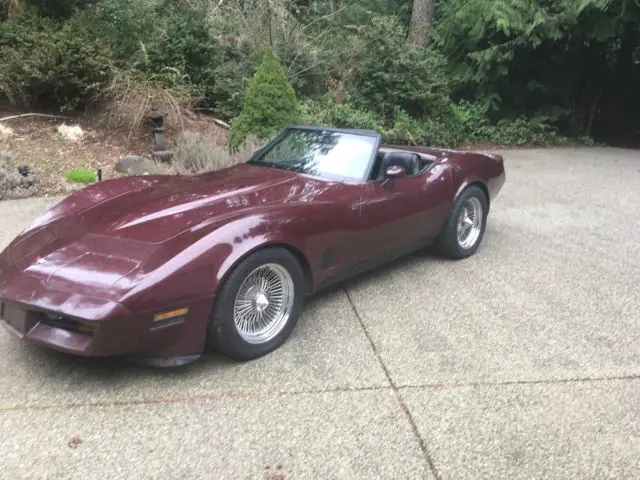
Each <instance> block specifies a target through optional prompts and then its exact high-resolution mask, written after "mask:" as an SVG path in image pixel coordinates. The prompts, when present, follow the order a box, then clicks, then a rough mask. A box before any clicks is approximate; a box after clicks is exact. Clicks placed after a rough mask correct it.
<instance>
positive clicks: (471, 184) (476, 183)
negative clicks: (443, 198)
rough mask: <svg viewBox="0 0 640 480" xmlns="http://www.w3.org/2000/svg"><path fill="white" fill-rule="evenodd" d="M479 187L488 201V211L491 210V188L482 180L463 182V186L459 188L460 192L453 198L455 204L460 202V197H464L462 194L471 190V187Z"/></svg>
mask: <svg viewBox="0 0 640 480" xmlns="http://www.w3.org/2000/svg"><path fill="white" fill-rule="evenodd" d="M474 186H475V187H479V188H480V189H481V190H482V192H483V193H484V196H485V198H486V200H487V210H488V209H489V208H491V195H490V193H489V187H488V185H487V184H486V183H485V182H484V181H482V180H480V179H472V180H465V181H464V182H462V184H461V185H460V187H459V188H458V191H457V192H456V194H455V196H454V198H453V202H454V203H455V201H456V200H458V198H459V197H460V195H462V193H463V192H464V191H465V190H467V189H469V188H471V187H474Z"/></svg>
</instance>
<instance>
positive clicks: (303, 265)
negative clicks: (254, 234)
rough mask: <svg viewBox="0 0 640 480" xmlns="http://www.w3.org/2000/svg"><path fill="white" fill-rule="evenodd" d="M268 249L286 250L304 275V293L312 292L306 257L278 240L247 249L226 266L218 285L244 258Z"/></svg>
mask: <svg viewBox="0 0 640 480" xmlns="http://www.w3.org/2000/svg"><path fill="white" fill-rule="evenodd" d="M269 248H282V249H284V250H287V251H288V252H289V253H291V255H293V256H294V257H295V259H296V260H297V261H298V263H299V264H300V267H301V268H302V272H303V274H304V280H305V290H306V293H311V292H312V291H313V285H314V279H313V271H312V270H311V264H310V263H309V260H308V259H307V257H306V255H305V254H304V253H303V252H302V250H301V249H300V248H298V247H297V246H295V245H293V244H291V243H289V242H284V241H280V240H272V241H267V242H264V243H260V244H258V245H255V246H253V247H252V248H250V249H248V250H247V251H246V252H244V253H243V254H242V255H240V256H238V257H237V258H236V259H235V260H234V261H233V263H231V264H230V265H229V266H228V268H226V269H225V270H224V272H223V273H222V275H221V276H219V278H218V285H222V284H223V283H224V281H225V280H226V279H227V278H228V277H229V275H230V274H231V272H232V271H233V270H234V269H235V268H236V267H237V266H238V265H240V263H242V262H243V261H244V260H245V259H246V258H248V257H249V256H251V255H253V254H254V253H256V252H259V251H261V250H266V249H269Z"/></svg>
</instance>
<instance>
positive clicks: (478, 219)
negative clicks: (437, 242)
mask: <svg viewBox="0 0 640 480" xmlns="http://www.w3.org/2000/svg"><path fill="white" fill-rule="evenodd" d="M482 220H483V216H482V204H481V203H480V200H479V199H478V198H476V197H471V198H469V199H468V200H467V201H466V202H464V205H463V206H462V210H461V211H460V216H459V217H458V245H460V247H461V248H464V249H469V248H471V247H473V246H474V245H475V244H476V242H477V241H478V238H480V232H481V231H482Z"/></svg>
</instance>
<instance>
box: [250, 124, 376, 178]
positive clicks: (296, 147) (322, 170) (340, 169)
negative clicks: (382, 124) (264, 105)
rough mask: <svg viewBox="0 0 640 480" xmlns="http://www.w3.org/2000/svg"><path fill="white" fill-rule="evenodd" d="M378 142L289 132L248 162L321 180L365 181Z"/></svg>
mask: <svg viewBox="0 0 640 480" xmlns="http://www.w3.org/2000/svg"><path fill="white" fill-rule="evenodd" d="M376 141H377V138H376V137H375V136H372V135H358V134H355V133H347V132H336V131H331V130H313V129H309V130H306V129H290V130H288V131H287V132H286V133H285V134H284V135H283V136H282V137H280V138H279V139H278V140H276V141H275V142H274V143H273V144H271V145H267V146H266V147H265V149H264V150H262V151H261V152H259V153H258V154H257V155H256V156H255V157H253V158H252V159H251V160H249V162H248V163H250V164H253V165H264V166H269V167H274V168H283V169H286V170H292V171H295V172H299V173H305V174H307V175H315V176H319V177H328V178H338V179H345V180H362V179H364V177H365V175H366V174H367V171H368V168H369V163H370V161H371V158H372V156H373V151H374V149H375V147H376Z"/></svg>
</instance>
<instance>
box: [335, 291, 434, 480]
mask: <svg viewBox="0 0 640 480" xmlns="http://www.w3.org/2000/svg"><path fill="white" fill-rule="evenodd" d="M343 290H344V293H345V295H346V296H347V300H348V301H349V305H351V310H353V313H354V315H355V316H356V318H357V319H358V323H360V327H361V328H362V331H363V332H364V334H365V336H366V337H367V340H368V341H369V344H370V345H371V349H372V350H373V353H374V355H375V357H376V360H377V361H378V364H379V365H380V367H381V368H382V371H383V372H384V374H385V376H386V377H387V381H388V382H389V385H390V387H391V390H392V391H393V394H394V395H395V397H396V400H397V402H398V404H399V405H400V409H401V410H402V411H403V413H404V415H405V416H406V417H407V420H408V421H409V425H411V429H412V430H413V435H414V437H415V438H416V440H417V441H418V445H419V446H420V449H421V450H422V455H423V456H424V460H425V462H426V463H427V465H428V466H429V469H430V470H431V473H432V474H433V476H434V478H435V479H436V480H441V478H442V477H441V476H440V473H439V472H438V470H437V468H436V466H435V464H434V462H433V459H432V458H431V454H430V453H429V449H428V448H427V444H426V442H425V441H424V439H423V438H422V436H421V435H420V432H419V430H418V426H417V425H416V422H415V420H414V419H413V416H412V415H411V412H410V411H409V408H408V407H407V405H406V404H405V402H404V399H403V398H402V394H401V393H400V390H399V389H398V387H397V386H396V384H395V383H394V381H393V379H392V378H391V375H390V373H389V370H388V368H387V366H386V364H385V363H384V360H382V356H381V355H380V352H379V351H378V348H377V347H376V344H375V343H374V341H373V338H371V334H370V333H369V331H368V330H367V327H366V326H365V324H364V321H363V320H362V317H361V316H360V313H359V312H358V309H357V308H356V306H355V304H354V303H353V300H352V298H351V295H349V291H348V290H347V289H346V287H345V288H344V289H343Z"/></svg>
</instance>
